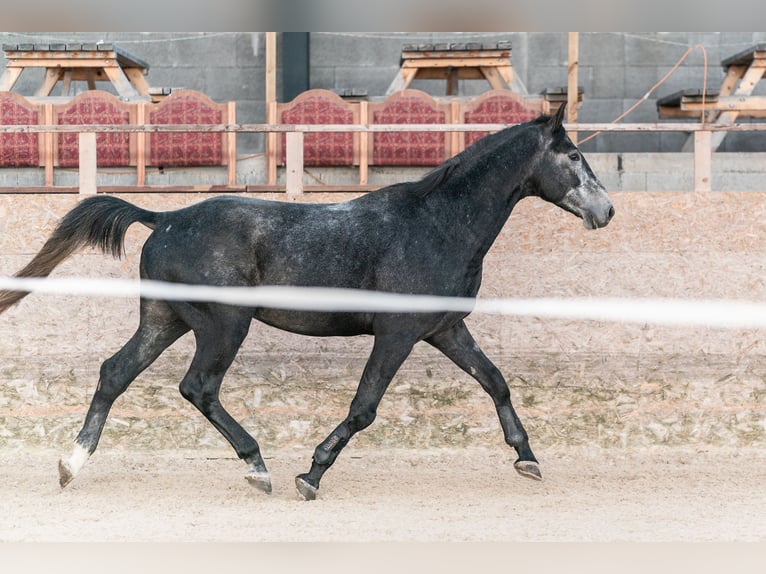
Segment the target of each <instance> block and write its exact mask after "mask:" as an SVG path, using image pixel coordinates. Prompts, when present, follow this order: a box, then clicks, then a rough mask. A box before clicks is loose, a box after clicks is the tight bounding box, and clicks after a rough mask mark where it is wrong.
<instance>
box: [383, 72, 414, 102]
mask: <svg viewBox="0 0 766 574" xmlns="http://www.w3.org/2000/svg"><path fill="white" fill-rule="evenodd" d="M416 74H417V69H415V68H399V71H398V72H397V74H396V77H395V78H394V79H393V81H392V82H391V83H390V84H389V86H388V89H387V90H386V95H387V96H390V95H391V94H395V93H396V92H400V91H402V90H404V89H406V88H407V86H409V85H410V82H412V80H413V79H414V78H415V75H416Z"/></svg>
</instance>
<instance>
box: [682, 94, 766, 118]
mask: <svg viewBox="0 0 766 574" xmlns="http://www.w3.org/2000/svg"><path fill="white" fill-rule="evenodd" d="M681 109H682V110H687V111H693V112H696V113H698V114H699V113H701V112H702V111H703V110H718V111H726V110H736V111H739V112H751V111H764V110H766V96H724V97H719V98H716V99H715V100H713V101H705V104H704V105H703V104H702V101H701V100H690V101H687V100H686V99H683V100H681Z"/></svg>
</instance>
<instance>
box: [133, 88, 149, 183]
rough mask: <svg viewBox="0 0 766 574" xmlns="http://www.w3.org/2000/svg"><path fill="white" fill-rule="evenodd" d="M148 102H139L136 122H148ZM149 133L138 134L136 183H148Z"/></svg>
mask: <svg viewBox="0 0 766 574" xmlns="http://www.w3.org/2000/svg"><path fill="white" fill-rule="evenodd" d="M146 106H147V103H146V102H139V103H138V104H137V109H136V122H138V123H139V124H145V123H146V116H147V114H146ZM148 137H149V136H148V135H147V134H145V133H139V134H136V185H139V186H141V185H146V163H147V161H148V159H149V146H148V145H147V139H148Z"/></svg>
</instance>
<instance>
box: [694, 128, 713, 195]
mask: <svg viewBox="0 0 766 574" xmlns="http://www.w3.org/2000/svg"><path fill="white" fill-rule="evenodd" d="M712 135H713V134H711V133H710V132H708V131H698V132H694V191H710V190H711V189H712V179H713V178H712V151H713V148H712V147H711V143H712V138H711V136H712Z"/></svg>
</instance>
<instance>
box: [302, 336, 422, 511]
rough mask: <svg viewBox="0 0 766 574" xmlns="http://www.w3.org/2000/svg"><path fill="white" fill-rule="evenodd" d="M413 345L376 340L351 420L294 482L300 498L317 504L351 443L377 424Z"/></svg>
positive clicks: (393, 339) (334, 433)
mask: <svg viewBox="0 0 766 574" xmlns="http://www.w3.org/2000/svg"><path fill="white" fill-rule="evenodd" d="M413 345H414V342H406V341H403V337H401V336H388V337H376V338H375V344H374V346H373V349H372V353H371V354H370V357H369V359H368V360H367V365H366V366H365V368H364V373H363V374H362V378H361V380H360V382H359V387H358V388H357V390H356V395H355V396H354V399H353V400H352V401H351V407H350V408H349V412H348V416H347V417H346V418H345V419H344V420H343V422H342V423H340V424H339V425H338V426H337V427H336V428H335V430H334V431H332V432H331V433H330V435H329V436H328V437H327V438H326V439H325V440H324V441H322V442H321V443H320V444H319V446H317V447H316V449H315V450H314V456H313V458H312V461H311V469H310V470H309V471H308V472H307V473H305V474H300V475H298V476H297V477H296V478H295V486H296V488H297V489H298V494H299V495H300V496H301V497H302V498H303V499H304V500H314V499H315V498H316V495H317V491H318V490H319V481H320V480H321V479H322V476H323V475H324V473H325V472H326V471H327V469H328V468H330V466H332V464H333V463H334V462H335V459H336V458H337V457H338V454H339V453H340V451H341V450H342V449H343V447H344V446H346V444H347V443H348V441H349V440H350V439H351V437H353V436H354V435H355V434H356V433H358V432H359V431H360V430H362V429H364V428H366V427H368V426H370V425H371V424H372V422H373V421H374V420H375V416H376V414H377V409H378V404H380V400H381V399H382V398H383V394H384V393H385V392H386V389H387V388H388V384H389V383H390V382H391V379H393V377H394V375H395V374H396V371H397V370H399V367H400V366H401V365H402V363H403V362H404V360H405V359H406V358H407V356H408V355H409V354H410V351H411V350H412V347H413Z"/></svg>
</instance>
